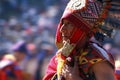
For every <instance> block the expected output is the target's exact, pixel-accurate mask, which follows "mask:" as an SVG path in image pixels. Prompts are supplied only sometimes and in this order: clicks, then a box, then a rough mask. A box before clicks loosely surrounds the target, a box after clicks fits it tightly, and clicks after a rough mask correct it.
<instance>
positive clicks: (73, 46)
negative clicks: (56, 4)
mask: <svg viewBox="0 0 120 80" xmlns="http://www.w3.org/2000/svg"><path fill="white" fill-rule="evenodd" d="M103 4H104V5H103ZM103 4H102V3H101V2H100V1H96V0H71V1H70V2H69V3H68V5H67V7H66V9H65V11H64V13H63V16H62V18H61V20H60V23H59V25H58V28H57V33H56V45H57V47H58V49H59V50H58V52H57V53H56V55H55V56H54V57H53V58H52V59H51V61H50V63H49V65H48V69H47V72H46V75H45V77H44V78H43V80H64V78H63V77H62V76H61V72H62V68H63V66H64V64H65V63H66V58H69V57H70V58H71V62H70V66H74V63H73V62H74V59H77V61H78V63H79V71H80V77H81V78H82V79H83V80H95V75H94V73H93V74H90V73H89V69H90V68H91V67H92V66H93V65H94V64H96V63H99V62H103V61H106V62H107V63H108V64H110V66H111V68H112V69H113V70H114V69H115V66H114V59H113V57H112V55H111V54H110V53H108V52H107V51H106V50H105V49H103V47H102V46H101V44H100V41H102V40H103V38H104V35H102V34H103V33H104V34H108V32H109V31H110V30H112V28H109V29H107V30H106V28H105V27H104V26H106V25H108V24H109V26H112V25H111V24H110V23H109V22H111V20H109V21H108V19H109V17H108V16H107V15H111V14H108V12H109V11H110V9H113V8H111V1H110V0H103ZM111 18H112V17H111ZM63 19H67V20H68V21H70V22H72V23H73V24H74V25H75V27H78V29H77V30H76V29H75V30H74V31H73V34H72V35H71V38H70V41H69V43H68V44H66V45H64V44H63V41H62V36H61V33H60V28H61V26H62V21H63ZM105 22H106V23H107V24H105ZM118 24H119V23H118ZM114 26H116V24H115V25H114ZM104 28H105V29H104ZM93 36H94V37H95V39H93ZM84 42H86V44H84ZM83 45H84V47H81V46H83ZM73 56H74V57H73Z"/></svg>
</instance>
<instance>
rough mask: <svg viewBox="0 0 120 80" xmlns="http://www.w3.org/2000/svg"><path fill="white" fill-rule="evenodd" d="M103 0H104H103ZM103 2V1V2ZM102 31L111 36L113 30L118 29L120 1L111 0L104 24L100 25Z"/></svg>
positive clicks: (119, 24) (119, 27) (119, 28)
mask: <svg viewBox="0 0 120 80" xmlns="http://www.w3.org/2000/svg"><path fill="white" fill-rule="evenodd" d="M104 1H105V0H104ZM103 4H104V3H103ZM100 29H101V30H102V32H103V33H105V34H106V35H108V36H109V37H111V34H112V32H113V30H120V1H119V0H111V7H110V8H109V9H108V15H107V17H106V18H105V20H104V24H103V25H102V26H101V27H100Z"/></svg>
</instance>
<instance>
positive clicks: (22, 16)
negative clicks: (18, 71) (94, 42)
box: [0, 0, 120, 80]
mask: <svg viewBox="0 0 120 80" xmlns="http://www.w3.org/2000/svg"><path fill="white" fill-rule="evenodd" d="M68 1H69V0H0V57H2V56H3V55H4V53H5V52H4V51H8V50H9V49H10V48H11V46H13V44H14V43H15V42H18V41H21V40H25V41H26V42H27V48H28V50H29V54H28V55H27V57H26V59H25V60H23V61H22V63H20V67H21V68H22V69H23V70H24V71H25V72H27V73H29V74H30V75H32V76H33V77H34V80H42V77H43V76H44V73H45V70H46V67H47V64H48V62H49V60H50V58H51V57H52V56H53V55H54V54H55V52H56V50H57V48H56V46H55V43H54V42H55V41H54V38H55V33H56V28H57V25H58V23H59V20H60V17H61V16H62V13H63V11H64V8H65V6H66V4H67V2H68ZM116 16H118V15H116ZM112 35H113V36H112V38H106V40H105V41H104V43H103V46H104V48H106V49H107V50H108V51H110V52H112V54H113V56H114V58H115V60H119V58H120V31H119V30H115V31H114V33H113V34H112ZM31 65H32V66H31ZM118 65H119V64H118Z"/></svg>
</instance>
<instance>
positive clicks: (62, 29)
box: [60, 24, 66, 32]
mask: <svg viewBox="0 0 120 80" xmlns="http://www.w3.org/2000/svg"><path fill="white" fill-rule="evenodd" d="M65 31H66V26H65V24H63V25H62V26H61V28H60V32H65Z"/></svg>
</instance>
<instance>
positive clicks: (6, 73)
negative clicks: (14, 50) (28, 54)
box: [0, 54, 23, 80]
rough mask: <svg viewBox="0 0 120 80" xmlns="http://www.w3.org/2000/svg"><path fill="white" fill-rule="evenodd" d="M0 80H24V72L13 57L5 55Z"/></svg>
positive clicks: (1, 64)
mask: <svg viewBox="0 0 120 80" xmlns="http://www.w3.org/2000/svg"><path fill="white" fill-rule="evenodd" d="M0 80H23V77H22V72H21V69H20V68H19V66H18V65H17V62H16V61H15V57H14V56H13V55H9V54H7V55H5V56H4V58H3V59H2V60H1V61H0Z"/></svg>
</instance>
